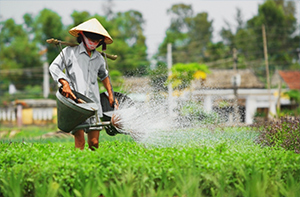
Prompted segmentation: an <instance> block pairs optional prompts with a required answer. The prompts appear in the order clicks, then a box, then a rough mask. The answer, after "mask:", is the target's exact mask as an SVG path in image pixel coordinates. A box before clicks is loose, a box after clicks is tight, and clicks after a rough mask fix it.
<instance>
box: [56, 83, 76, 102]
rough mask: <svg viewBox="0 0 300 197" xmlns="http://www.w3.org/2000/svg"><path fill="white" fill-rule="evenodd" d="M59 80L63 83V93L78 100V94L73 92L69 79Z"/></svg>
mask: <svg viewBox="0 0 300 197" xmlns="http://www.w3.org/2000/svg"><path fill="white" fill-rule="evenodd" d="M58 81H59V82H60V83H61V84H62V89H61V90H62V91H61V94H62V95H63V96H65V97H67V98H71V99H73V100H76V96H75V95H74V93H73V92H72V90H71V88H70V85H69V83H68V81H66V80H65V79H59V80H58Z"/></svg>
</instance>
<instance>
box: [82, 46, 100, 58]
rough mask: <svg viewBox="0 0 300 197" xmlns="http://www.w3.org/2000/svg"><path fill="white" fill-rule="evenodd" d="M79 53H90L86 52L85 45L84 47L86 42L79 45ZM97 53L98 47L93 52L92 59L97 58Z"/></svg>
mask: <svg viewBox="0 0 300 197" xmlns="http://www.w3.org/2000/svg"><path fill="white" fill-rule="evenodd" d="M78 46H79V53H80V54H81V53H85V54H86V55H88V53H87V52H86V49H85V47H84V44H83V42H81V43H80V44H79V45H78ZM96 55H97V53H96V49H95V50H94V51H93V53H92V57H91V58H92V59H94V58H96Z"/></svg>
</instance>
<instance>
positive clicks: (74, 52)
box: [50, 18, 114, 150]
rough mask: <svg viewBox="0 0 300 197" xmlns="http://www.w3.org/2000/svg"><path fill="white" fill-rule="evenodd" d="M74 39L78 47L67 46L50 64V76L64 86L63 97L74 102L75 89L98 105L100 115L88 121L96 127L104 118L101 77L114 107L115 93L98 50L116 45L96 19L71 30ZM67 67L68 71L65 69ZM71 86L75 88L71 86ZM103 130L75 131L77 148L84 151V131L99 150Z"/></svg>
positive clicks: (89, 140) (90, 142)
mask: <svg viewBox="0 0 300 197" xmlns="http://www.w3.org/2000/svg"><path fill="white" fill-rule="evenodd" d="M69 33H70V34H71V35H72V36H75V37H77V41H78V43H79V45H78V46H75V47H66V48H64V49H63V50H62V52H61V54H60V55H58V56H57V57H56V59H55V60H54V61H53V62H52V64H51V65H50V73H51V75H52V77H53V79H54V80H55V81H57V82H58V83H60V84H61V85H62V89H61V90H62V91H61V94H62V95H64V96H66V97H68V98H72V99H74V100H75V99H76V96H75V95H74V94H73V93H72V91H71V87H72V88H74V89H75V90H76V92H79V93H81V94H83V95H85V96H86V97H88V98H90V99H91V100H93V101H94V102H95V103H97V105H98V107H99V110H98V116H93V117H91V118H89V119H88V120H87V122H88V123H89V124H95V123H97V122H99V121H100V120H97V118H100V117H102V108H101V104H100V96H99V95H100V93H99V87H98V82H97V78H98V77H99V78H100V80H101V81H102V83H103V85H104V87H105V88H106V90H107V92H108V98H109V103H110V105H111V106H113V103H114V99H113V92H112V87H111V84H110V80H109V77H108V71H107V70H106V67H105V60H104V58H103V57H102V55H101V54H100V53H99V52H98V51H96V50H95V49H96V48H97V47H99V46H101V45H102V47H103V49H104V48H106V44H111V43H112V42H113V40H112V38H111V37H110V35H109V34H108V32H107V31H106V30H105V29H104V27H103V26H102V25H101V23H100V22H99V21H98V20H97V19H95V18H93V19H90V20H88V21H86V22H84V23H81V24H79V25H78V26H76V27H74V28H72V29H70V30H69ZM66 66H67V70H68V72H66V73H64V72H63V70H64V69H65V67H66ZM70 85H71V87H70ZM101 129H102V128H101V127H100V128H99V127H98V128H93V127H90V128H87V129H80V130H75V131H72V132H71V133H72V134H73V135H74V138H75V148H79V149H81V150H82V149H84V146H85V138H84V132H86V133H87V136H88V145H89V148H90V149H92V150H94V148H98V143H99V132H100V130H101Z"/></svg>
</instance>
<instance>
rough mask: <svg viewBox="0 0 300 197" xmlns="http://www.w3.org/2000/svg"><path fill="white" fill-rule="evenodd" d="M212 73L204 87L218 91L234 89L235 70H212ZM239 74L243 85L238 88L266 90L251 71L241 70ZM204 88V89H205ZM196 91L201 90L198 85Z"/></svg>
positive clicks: (203, 84)
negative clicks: (233, 77)
mask: <svg viewBox="0 0 300 197" xmlns="http://www.w3.org/2000/svg"><path fill="white" fill-rule="evenodd" d="M210 71H211V73H210V74H208V75H207V77H206V80H205V81H204V83H202V86H203V87H206V88H216V89H232V88H233V85H232V82H231V80H232V76H234V75H235V71H234V70H228V69H211V70H210ZM237 74H240V76H241V84H240V86H239V87H238V88H244V89H251V88H264V84H263V83H262V82H261V81H260V80H259V79H258V77H257V76H256V75H255V74H254V72H253V71H252V70H250V69H239V70H237ZM203 87H202V88H203ZM195 88H196V89H198V88H201V87H199V85H196V87H195Z"/></svg>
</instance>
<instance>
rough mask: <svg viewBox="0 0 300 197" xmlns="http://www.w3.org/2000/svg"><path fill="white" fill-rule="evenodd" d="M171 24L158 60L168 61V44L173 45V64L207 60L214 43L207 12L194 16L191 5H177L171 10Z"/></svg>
mask: <svg viewBox="0 0 300 197" xmlns="http://www.w3.org/2000/svg"><path fill="white" fill-rule="evenodd" d="M168 14H169V15H171V24H170V27H169V28H168V29H167V31H166V37H165V39H164V41H163V43H162V44H161V45H160V47H159V49H158V53H157V54H156V59H157V60H158V61H166V59H165V57H166V50H167V44H168V43H172V52H173V62H174V63H179V62H182V63H188V62H200V61H205V59H206V57H207V56H206V49H207V47H208V44H209V43H211V42H212V32H213V28H212V24H213V21H212V20H211V21H209V20H208V14H207V13H206V12H202V13H198V14H197V15H194V12H193V9H192V6H191V5H185V4H176V5H173V6H172V7H171V8H170V9H169V10H168Z"/></svg>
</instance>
